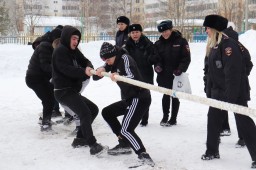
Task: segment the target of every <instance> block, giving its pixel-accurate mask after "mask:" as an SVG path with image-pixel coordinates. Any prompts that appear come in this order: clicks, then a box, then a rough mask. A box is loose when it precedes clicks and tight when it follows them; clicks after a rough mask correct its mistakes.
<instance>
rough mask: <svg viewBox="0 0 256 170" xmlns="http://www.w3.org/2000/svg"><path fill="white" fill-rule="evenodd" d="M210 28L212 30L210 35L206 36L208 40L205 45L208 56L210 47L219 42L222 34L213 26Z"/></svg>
mask: <svg viewBox="0 0 256 170" xmlns="http://www.w3.org/2000/svg"><path fill="white" fill-rule="evenodd" d="M210 29H211V31H212V36H211V37H208V40H207V45H206V56H207V57H208V56H209V54H210V51H211V49H212V48H213V47H215V46H216V45H218V44H219V43H220V42H221V39H222V35H223V34H222V32H219V31H217V30H216V29H214V28H210Z"/></svg>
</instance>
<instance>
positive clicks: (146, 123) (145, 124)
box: [140, 121, 148, 127]
mask: <svg viewBox="0 0 256 170" xmlns="http://www.w3.org/2000/svg"><path fill="white" fill-rule="evenodd" d="M147 125H148V122H144V121H141V122H140V126H141V127H145V126H147Z"/></svg>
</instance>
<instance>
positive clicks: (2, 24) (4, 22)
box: [0, 1, 10, 35]
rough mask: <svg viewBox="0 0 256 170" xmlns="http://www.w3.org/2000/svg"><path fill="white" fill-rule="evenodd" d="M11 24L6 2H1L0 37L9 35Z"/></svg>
mask: <svg viewBox="0 0 256 170" xmlns="http://www.w3.org/2000/svg"><path fill="white" fill-rule="evenodd" d="M9 23H10V19H9V14H8V9H7V8H6V7H5V2H1V1H0V35H5V34H7V32H8V28H9Z"/></svg>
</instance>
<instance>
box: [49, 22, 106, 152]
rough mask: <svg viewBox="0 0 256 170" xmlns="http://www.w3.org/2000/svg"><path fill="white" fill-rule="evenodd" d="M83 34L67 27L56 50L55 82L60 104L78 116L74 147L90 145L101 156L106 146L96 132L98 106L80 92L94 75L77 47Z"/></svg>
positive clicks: (53, 63) (53, 60)
mask: <svg viewBox="0 0 256 170" xmlns="http://www.w3.org/2000/svg"><path fill="white" fill-rule="evenodd" d="M80 39H81V33H80V31H79V30H78V29H76V28H74V27H72V26H65V27H64V28H63V31H62V34H61V40H60V42H61V44H60V45H59V46H58V47H57V48H56V49H55V50H54V53H53V59H52V65H53V76H52V77H53V83H54V95H55V98H56V99H57V101H58V102H59V103H60V104H61V105H63V106H65V107H66V108H68V109H69V110H71V111H72V112H74V113H75V114H77V115H78V116H79V118H80V124H81V125H80V128H79V130H78V132H77V137H76V138H75V139H74V141H73V144H72V145H73V146H74V144H79V145H82V146H86V145H89V146H90V153H91V154H92V155H95V154H98V153H100V152H101V151H102V150H103V149H104V147H103V146H102V145H100V144H98V143H97V142H96V138H95V137H94V135H93V131H92V126H91V124H92V122H93V120H94V119H95V118H96V116H97V114H98V111H99V109H98V107H97V106H96V105H95V104H94V103H93V102H92V101H90V100H89V99H87V98H86V97H84V96H82V95H81V94H80V93H79V92H80V90H81V87H82V82H83V81H85V80H86V79H89V78H90V76H91V73H90V70H92V69H93V66H92V63H91V62H90V61H89V60H88V59H87V58H86V57H85V56H84V55H83V54H82V53H81V52H80V50H79V49H78V48H77V46H78V44H79V42H80Z"/></svg>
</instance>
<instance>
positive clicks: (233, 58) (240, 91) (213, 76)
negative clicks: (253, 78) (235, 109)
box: [206, 35, 250, 104]
mask: <svg viewBox="0 0 256 170" xmlns="http://www.w3.org/2000/svg"><path fill="white" fill-rule="evenodd" d="M208 69H209V70H208V80H207V88H206V93H207V96H208V97H211V98H213V99H217V100H221V101H225V102H229V103H235V104H239V103H241V102H243V101H248V100H249V99H250V86H249V81H248V77H247V75H246V69H245V63H244V61H243V56H242V53H241V50H240V47H239V46H238V44H237V42H235V41H232V40H230V38H229V37H227V36H225V35H223V37H222V40H221V42H220V44H218V45H217V46H215V47H213V48H212V49H211V51H210V54H209V57H208Z"/></svg>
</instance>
